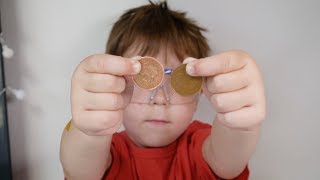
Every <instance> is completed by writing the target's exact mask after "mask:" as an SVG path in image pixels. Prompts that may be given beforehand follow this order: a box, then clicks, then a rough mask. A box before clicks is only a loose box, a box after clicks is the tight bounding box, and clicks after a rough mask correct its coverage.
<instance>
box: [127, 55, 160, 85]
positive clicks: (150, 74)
mask: <svg viewBox="0 0 320 180" xmlns="http://www.w3.org/2000/svg"><path fill="white" fill-rule="evenodd" d="M139 62H140V63H141V71H140V73H139V74H136V75H134V76H133V81H134V83H135V84H136V85H137V86H138V87H140V88H142V89H148V90H152V89H155V88H157V87H158V86H159V85H160V84H161V83H162V81H163V77H164V72H163V66H162V64H161V63H160V62H159V61H157V60H156V59H154V58H152V57H142V58H141V59H139Z"/></svg>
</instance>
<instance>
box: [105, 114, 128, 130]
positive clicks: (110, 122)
mask: <svg viewBox="0 0 320 180" xmlns="http://www.w3.org/2000/svg"><path fill="white" fill-rule="evenodd" d="M122 117H123V113H122V111H120V110H118V111H108V112H106V113H105V115H104V117H103V119H102V120H101V122H102V125H101V127H102V129H109V128H111V127H113V126H115V125H116V124H117V123H118V122H119V121H121V120H122Z"/></svg>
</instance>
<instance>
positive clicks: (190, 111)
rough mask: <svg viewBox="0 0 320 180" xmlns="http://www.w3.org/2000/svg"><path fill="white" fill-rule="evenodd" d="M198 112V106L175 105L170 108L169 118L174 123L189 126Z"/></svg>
mask: <svg viewBox="0 0 320 180" xmlns="http://www.w3.org/2000/svg"><path fill="white" fill-rule="evenodd" d="M195 110H196V105H194V104H192V105H191V104H189V105H175V106H172V107H171V108H170V111H169V117H170V119H171V120H172V121H173V122H177V123H182V124H185V123H187V124H189V123H190V122H191V121H192V117H193V115H194V112H195Z"/></svg>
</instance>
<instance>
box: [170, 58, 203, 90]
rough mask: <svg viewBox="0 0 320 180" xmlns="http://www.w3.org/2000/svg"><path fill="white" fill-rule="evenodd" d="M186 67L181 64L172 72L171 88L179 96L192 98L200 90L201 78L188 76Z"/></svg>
mask: <svg viewBox="0 0 320 180" xmlns="http://www.w3.org/2000/svg"><path fill="white" fill-rule="evenodd" d="M186 66H187V65H186V64H182V65H180V66H179V67H177V68H176V69H175V70H174V71H173V72H172V74H171V86H172V88H173V90H174V91H175V92H176V93H178V94H179V95H181V96H192V95H194V94H196V93H198V92H199V91H200V90H201V88H202V82H203V78H202V77H199V76H197V77H196V76H190V75H188V74H187V71H186Z"/></svg>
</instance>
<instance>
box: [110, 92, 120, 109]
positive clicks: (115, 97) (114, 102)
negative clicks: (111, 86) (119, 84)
mask: <svg viewBox="0 0 320 180" xmlns="http://www.w3.org/2000/svg"><path fill="white" fill-rule="evenodd" d="M109 100H110V102H111V106H112V107H114V108H115V109H118V108H120V107H121V106H122V104H123V99H122V96H121V95H119V94H112V95H111V97H110V99H109Z"/></svg>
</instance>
